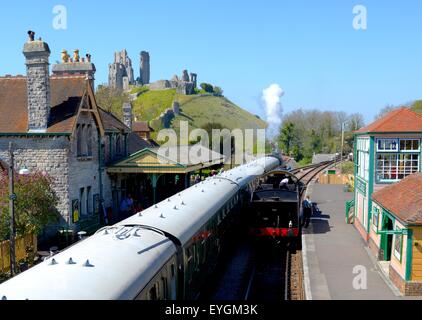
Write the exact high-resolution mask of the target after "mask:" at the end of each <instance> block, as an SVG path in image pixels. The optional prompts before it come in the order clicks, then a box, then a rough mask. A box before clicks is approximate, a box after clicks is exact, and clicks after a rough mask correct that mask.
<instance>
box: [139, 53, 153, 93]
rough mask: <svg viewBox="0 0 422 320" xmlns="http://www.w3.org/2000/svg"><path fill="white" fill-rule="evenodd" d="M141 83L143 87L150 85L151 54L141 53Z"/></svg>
mask: <svg viewBox="0 0 422 320" xmlns="http://www.w3.org/2000/svg"><path fill="white" fill-rule="evenodd" d="M140 71H141V73H140V82H141V85H146V84H149V80H150V72H151V71H150V62H149V53H148V52H146V51H142V52H141V69H140Z"/></svg>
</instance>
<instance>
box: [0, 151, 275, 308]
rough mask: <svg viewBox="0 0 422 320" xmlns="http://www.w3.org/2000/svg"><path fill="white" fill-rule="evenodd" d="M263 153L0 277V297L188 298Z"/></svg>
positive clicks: (271, 160) (268, 160) (267, 164)
mask: <svg viewBox="0 0 422 320" xmlns="http://www.w3.org/2000/svg"><path fill="white" fill-rule="evenodd" d="M280 164H281V162H280V160H279V159H278V158H276V157H273V156H269V157H264V158H261V159H258V160H256V161H254V162H252V163H249V164H246V165H243V166H240V167H237V168H235V169H233V170H230V171H227V172H225V173H223V174H221V175H218V176H216V177H213V178H209V179H207V180H206V181H204V182H202V183H199V184H197V185H195V186H193V187H191V188H189V189H186V190H184V191H183V192H181V193H179V194H176V195H174V196H172V197H170V198H168V199H166V200H164V201H162V202H160V203H158V204H157V205H155V206H153V207H150V208H148V209H146V210H144V211H142V212H141V213H138V214H136V215H134V216H132V217H130V218H128V219H126V220H124V221H121V222H119V223H118V224H116V225H114V226H109V227H105V228H103V229H100V230H98V231H97V232H96V234H95V235H93V236H91V237H89V238H87V239H85V240H83V241H81V242H78V243H77V244H75V245H73V246H71V247H69V248H68V249H66V250H64V251H62V252H60V253H58V254H57V255H54V256H52V257H50V258H48V259H47V260H46V261H44V262H42V263H40V264H39V265H36V266H34V267H33V268H31V269H29V270H27V271H25V272H23V273H21V274H19V275H17V276H16V277H14V278H12V279H10V280H8V281H6V282H5V283H3V284H1V285H0V298H3V299H36V300H56V299H64V300H71V299H78V300H81V299H82V300H117V299H124V300H133V299H142V300H193V299H196V298H197V297H198V294H199V292H200V289H201V287H202V286H203V285H204V283H205V282H206V280H207V278H208V276H209V275H210V273H211V272H212V271H213V270H214V268H215V266H216V264H217V260H218V257H219V253H220V251H221V248H222V246H223V243H224V241H225V239H226V235H227V233H228V231H229V230H230V229H231V228H232V226H233V223H234V221H237V220H238V219H237V218H238V215H239V214H241V213H242V212H243V210H244V209H245V208H246V207H248V205H249V200H250V194H251V192H252V191H253V190H254V189H255V188H256V187H257V185H258V183H259V178H260V177H261V176H262V175H263V174H265V173H267V172H269V171H271V170H273V169H274V168H276V167H278V166H279V165H280Z"/></svg>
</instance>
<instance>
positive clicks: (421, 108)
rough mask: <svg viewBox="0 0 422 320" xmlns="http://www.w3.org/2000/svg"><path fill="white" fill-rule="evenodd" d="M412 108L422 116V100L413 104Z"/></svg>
mask: <svg viewBox="0 0 422 320" xmlns="http://www.w3.org/2000/svg"><path fill="white" fill-rule="evenodd" d="M411 108H412V110H413V111H415V112H417V113H419V114H422V100H416V101H415V102H413V104H412V106H411Z"/></svg>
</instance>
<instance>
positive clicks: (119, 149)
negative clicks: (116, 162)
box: [116, 134, 122, 156]
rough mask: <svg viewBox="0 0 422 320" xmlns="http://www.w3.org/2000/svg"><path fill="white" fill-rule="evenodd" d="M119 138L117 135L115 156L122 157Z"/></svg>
mask: <svg viewBox="0 0 422 320" xmlns="http://www.w3.org/2000/svg"><path fill="white" fill-rule="evenodd" d="M121 140H122V139H121V137H120V134H118V135H117V137H116V155H117V156H120V155H122V145H121Z"/></svg>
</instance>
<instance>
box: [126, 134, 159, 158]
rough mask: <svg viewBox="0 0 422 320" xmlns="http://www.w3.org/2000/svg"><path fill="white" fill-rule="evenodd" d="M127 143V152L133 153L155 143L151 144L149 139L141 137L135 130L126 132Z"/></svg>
mask: <svg viewBox="0 0 422 320" xmlns="http://www.w3.org/2000/svg"><path fill="white" fill-rule="evenodd" d="M127 145H128V149H129V154H134V153H136V152H138V151H140V150H144V149H145V148H151V147H155V145H153V144H151V143H150V142H149V141H146V140H144V139H142V138H141V137H140V136H138V134H137V133H135V132H131V133H129V134H128V137H127Z"/></svg>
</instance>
